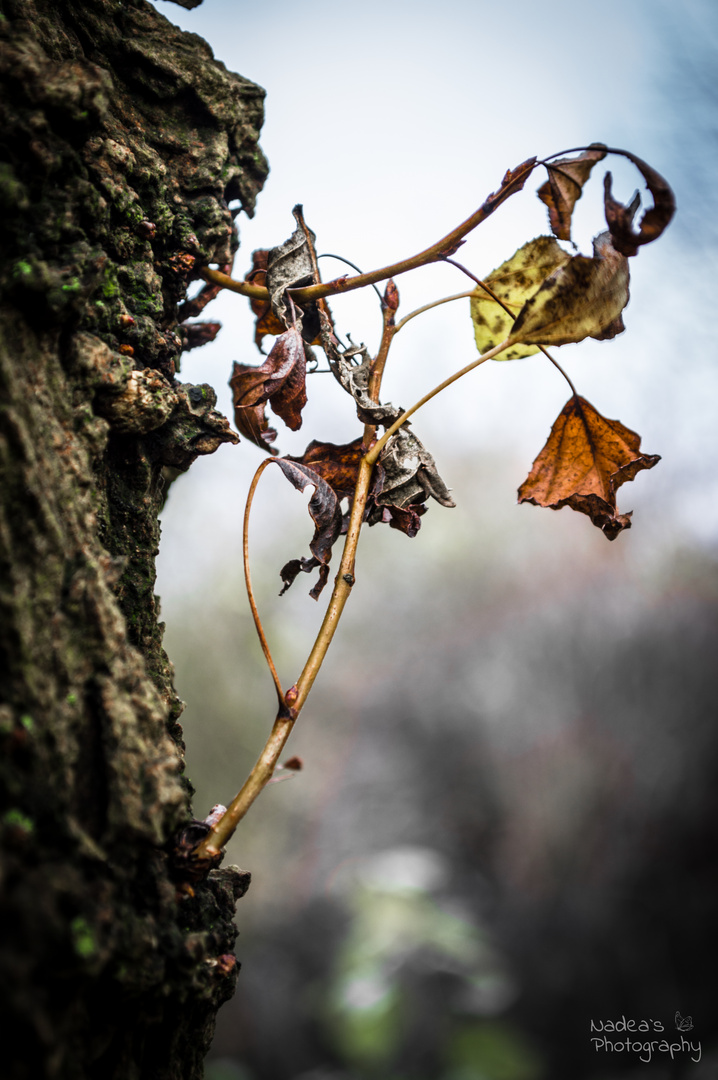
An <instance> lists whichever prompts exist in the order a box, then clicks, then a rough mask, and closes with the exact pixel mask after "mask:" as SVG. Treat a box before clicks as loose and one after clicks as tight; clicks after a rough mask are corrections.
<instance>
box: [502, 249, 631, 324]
mask: <svg viewBox="0 0 718 1080" xmlns="http://www.w3.org/2000/svg"><path fill="white" fill-rule="evenodd" d="M628 281H629V272H628V260H627V259H626V257H625V256H624V255H621V254H619V253H618V252H617V251H616V250H615V248H614V247H613V245H612V244H611V236H610V234H609V233H607V232H603V233H600V234H599V235H598V236H597V237H596V238H595V239H594V241H593V258H589V257H588V256H587V255H574V256H573V257H572V258H571V259H569V261H568V262H567V263H565V264H564V265H563V266H560V267H559V268H558V269H557V270H555V271H554V273H552V274H550V275H549V276H548V277H547V278H546V280H545V281H544V282H543V284H542V285H541V286H540V287H539V288H538V289H537V291H536V292H535V293H534V295H533V296H532V297H531V298H530V299H529V300H527V301H526V303H525V304H524V306H523V307H522V308H521V311H520V312H519V314H518V317H517V319H516V322H515V323H514V326H513V330H512V332H511V339H510V340H511V341H512V342H521V343H523V344H525V345H566V344H568V343H569V342H572V341H583V340H584V338H587V337H592V338H597V339H598V340H603V339H605V338H612V337H615V336H616V334H620V333H621V331H622V330H624V329H625V327H624V325H623V319H622V318H621V312H622V311H623V309H624V307H625V306H626V304H627V303H628V297H629V293H628Z"/></svg>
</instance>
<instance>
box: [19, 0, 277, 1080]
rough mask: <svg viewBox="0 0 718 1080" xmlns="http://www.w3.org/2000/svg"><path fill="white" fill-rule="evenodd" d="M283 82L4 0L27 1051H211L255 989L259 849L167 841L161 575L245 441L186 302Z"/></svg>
mask: <svg viewBox="0 0 718 1080" xmlns="http://www.w3.org/2000/svg"><path fill="white" fill-rule="evenodd" d="M262 109H263V91H262V90H261V89H260V88H258V87H257V86H255V85H253V84H252V83H250V82H248V81H246V80H244V79H242V78H240V77H239V76H237V75H234V74H231V73H229V72H227V71H226V69H225V68H224V66H223V65H222V64H221V63H218V62H217V61H216V60H214V58H213V56H212V53H211V50H210V49H209V47H208V46H207V45H206V44H205V43H204V42H203V41H202V40H201V39H200V38H198V37H196V36H194V35H192V34H186V33H183V32H181V31H179V30H178V29H176V28H175V27H173V26H172V25H171V24H170V23H169V22H168V21H167V20H166V19H165V18H164V17H163V16H162V15H160V14H159V13H158V12H157V11H156V10H155V9H154V8H153V7H151V5H150V4H149V3H146V2H145V0H124V2H123V0H72V2H70V0H53V2H50V0H0V131H1V132H2V134H1V135H0V203H1V204H2V215H1V217H0V233H1V237H0V290H1V295H0V394H1V404H0V470H1V477H0V492H1V495H2V498H1V507H0V560H1V561H2V570H1V579H2V584H1V587H0V641H1V643H2V644H1V649H2V668H3V686H2V690H3V693H2V705H0V743H1V744H2V756H1V758H0V770H1V776H2V779H1V791H0V799H1V800H2V801H1V803H0V853H1V856H2V878H1V881H0V926H2V932H3V937H4V942H3V946H2V951H1V953H0V957H1V960H0V995H2V1015H3V1018H4V1021H5V1029H6V1032H9V1033H10V1035H9V1039H8V1038H7V1036H6V1039H5V1040H4V1045H3V1050H2V1057H3V1063H4V1065H5V1069H7V1070H8V1071H7V1073H6V1075H10V1076H12V1077H18V1078H21V1077H27V1078H38V1077H45V1076H47V1077H61V1078H85V1077H97V1078H99V1077H102V1078H103V1080H110V1078H112V1077H117V1078H120V1077H121V1078H123V1080H126V1078H129V1077H133V1078H135V1077H137V1078H142V1077H152V1078H153V1080H157V1078H161V1077H182V1078H183V1080H184V1078H186V1080H191V1078H193V1077H199V1076H201V1073H202V1065H201V1062H202V1058H203V1056H204V1053H205V1052H206V1049H207V1047H208V1045H209V1041H210V1039H211V1036H212V1031H213V1026H214V1016H215V1013H216V1011H217V1008H218V1007H219V1005H220V1004H221V1003H222V1002H223V1001H224V1000H226V999H227V998H228V997H229V996H230V995H231V993H232V991H233V989H234V982H235V977H236V963H235V959H234V956H233V955H232V946H233V943H234V939H235V936H236V930H235V927H234V925H233V922H232V918H233V913H234V905H235V901H236V899H237V898H238V897H240V896H241V895H243V893H244V891H245V890H246V887H247V883H248V875H246V874H243V873H242V872H241V871H239V870H238V869H237V868H236V867H228V868H223V869H221V870H215V871H213V872H212V873H211V874H210V875H209V877H208V878H207V879H206V880H205V881H204V882H202V883H200V884H198V885H197V886H196V888H195V889H194V890H193V889H192V888H191V887H190V886H188V885H187V884H186V883H185V884H184V885H183V884H182V883H181V882H178V881H177V880H176V878H175V877H173V870H172V866H171V864H170V861H169V859H168V855H167V843H168V841H169V839H170V837H172V836H173V835H174V834H175V833H176V831H177V830H178V828H181V827H182V826H183V825H185V824H186V823H187V822H189V821H190V819H191V812H190V797H191V789H190V786H189V784H188V783H187V782H186V781H185V780H184V779H183V776H182V771H183V743H182V736H181V728H180V726H179V724H178V717H179V715H180V713H181V711H182V703H181V701H179V699H178V697H177V695H176V693H175V691H174V687H173V685H172V668H171V665H170V663H169V661H168V659H167V657H166V655H165V653H164V651H163V649H162V630H163V627H162V624H161V623H160V622H159V621H158V616H159V608H158V602H157V598H156V597H155V596H154V593H153V587H154V581H155V569H154V559H155V555H156V553H157V546H158V539H159V527H158V522H157V515H158V511H159V509H160V507H161V504H162V501H163V499H164V498H165V495H166V491H167V486H168V484H169V483H170V482H171V481H172V479H173V478H174V477H175V476H176V475H177V474H178V473H179V472H183V471H184V470H186V469H187V468H188V467H189V466H190V464H191V463H192V462H193V461H194V460H195V458H196V457H197V456H198V455H200V454H208V453H212V452H213V451H214V450H215V449H216V448H217V447H218V446H219V445H220V444H221V443H223V442H236V441H237V436H236V435H235V434H234V433H233V432H232V431H231V429H230V428H229V425H228V423H227V421H226V419H225V418H224V417H223V416H221V415H220V414H219V413H217V412H216V411H215V409H214V405H215V402H216V398H215V394H214V391H213V390H212V388H211V387H209V386H206V385H204V386H188V385H183V384H182V383H181V382H179V381H178V380H177V378H176V372H177V371H178V370H179V359H180V356H181V353H182V351H183V350H184V349H187V348H192V347H194V346H195V345H197V344H201V343H202V342H203V341H205V340H209V339H211V337H212V336H213V335H214V334H215V333H216V331H217V329H218V328H217V325H216V324H211V323H206V324H201V325H200V326H198V324H196V323H195V324H190V325H187V326H183V325H182V322H183V320H184V319H185V318H186V317H187V315H188V314H190V313H196V312H197V311H198V309H199V308H201V306H202V302H200V303H199V304H195V305H194V307H191V308H190V307H186V306H185V307H184V308H183V307H182V306H181V305H180V306H179V308H178V304H179V303H180V302H181V301H182V299H183V298H184V296H185V294H186V290H187V286H188V283H189V282H191V281H192V280H193V279H194V278H196V277H197V276H198V274H197V271H198V270H199V268H201V267H202V266H205V265H207V264H208V263H212V264H215V265H219V266H221V267H225V269H226V270H227V272H229V271H230V270H231V263H232V257H233V254H234V250H235V248H236V246H237V240H236V233H235V230H234V228H233V220H232V219H233V213H232V210H230V208H229V206H228V204H229V203H233V204H234V205H235V206H238V207H240V208H242V209H244V210H245V211H246V212H247V213H250V214H251V213H252V211H253V206H254V201H255V197H256V195H257V192H258V191H259V189H260V188H261V186H262V183H263V181H264V178H265V176H266V172H267V166H266V163H265V160H264V158H263V156H262V154H261V152H260V150H259V149H258V146H257V138H258V131H259V128H260V125H261V122H262V115H263V112H262ZM215 291H216V290H215ZM213 294H214V293H213V289H212V287H209V286H208V287H207V289H206V291H205V294H204V297H203V300H205V299H208V298H211V296H212V295H213ZM183 890H184V891H183ZM193 892H194V895H192V893H193ZM3 1071H5V1070H3Z"/></svg>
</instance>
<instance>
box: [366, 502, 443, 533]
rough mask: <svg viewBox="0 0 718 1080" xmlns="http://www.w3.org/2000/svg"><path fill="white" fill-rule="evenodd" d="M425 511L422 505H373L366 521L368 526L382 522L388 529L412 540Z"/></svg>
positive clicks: (419, 526)
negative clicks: (394, 530)
mask: <svg viewBox="0 0 718 1080" xmlns="http://www.w3.org/2000/svg"><path fill="white" fill-rule="evenodd" d="M427 510H428V507H427V506H425V505H424V503H415V504H413V505H412V506H380V505H379V504H378V503H373V504H372V506H371V507H370V509H369V513H368V514H367V521H368V522H369V524H370V525H377V524H379V522H382V523H383V524H385V525H388V526H389V528H390V529H398V530H399V531H400V532H403V533H404V534H405V535H406V536H408V537H409V538H410V539H413V538H414V537H415V536H416V534H417V533H418V531H419V529H420V528H421V516H422V514H425V513H426V511H427Z"/></svg>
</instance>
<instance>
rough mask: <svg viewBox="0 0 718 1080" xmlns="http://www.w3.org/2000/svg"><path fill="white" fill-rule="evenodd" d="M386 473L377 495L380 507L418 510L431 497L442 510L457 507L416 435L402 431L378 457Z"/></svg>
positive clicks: (431, 458) (390, 440) (405, 429)
mask: <svg viewBox="0 0 718 1080" xmlns="http://www.w3.org/2000/svg"><path fill="white" fill-rule="evenodd" d="M379 464H380V465H381V467H382V470H383V474H384V475H383V477H382V480H381V487H380V488H379V490H378V492H377V494H376V495H375V500H376V502H377V503H378V504H379V505H380V506H389V507H392V506H394V507H398V508H399V509H400V510H404V509H406V508H407V507H416V504H418V503H423V502H424V501H425V500H426V499H427V498H428V497H429V496H431V497H432V498H433V499H436V501H437V502H438V503H441V505H442V506H456V503H455V502H454V500H453V499H452V498H451V495H450V494H449V489H448V488H447V486H446V484H445V483H444V481H443V480H442V479H441V477H440V476H439V473H438V471H437V468H436V462H435V461H434V459H433V457H432V456H431V454H430V453H429V451H428V450H427V449H426V448H425V447H424V446H422V444H421V443H420V442H419V440H418V439H417V437H416V435H414V433H413V432H411V431H409V430H408V429H407V428H405V427H402V428H399V430H398V431H397V433H396V435H394V436H393V437H392V438H391V439H389V442H388V443H387V444H386V446H385V447H384V449H383V450H382V452H381V455H380V457H379Z"/></svg>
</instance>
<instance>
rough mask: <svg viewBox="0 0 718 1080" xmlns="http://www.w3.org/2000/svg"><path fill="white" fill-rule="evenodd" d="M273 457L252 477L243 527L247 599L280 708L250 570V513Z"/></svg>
mask: <svg viewBox="0 0 718 1080" xmlns="http://www.w3.org/2000/svg"><path fill="white" fill-rule="evenodd" d="M273 460H274V459H273V458H267V459H266V460H265V461H263V462H262V464H261V465H260V466H259V468H258V469H257V471H256V473H255V474H254V476H253V477H252V483H251V484H250V485H249V493H248V495H247V503H246V505H245V508H244V525H243V528H242V558H243V561H244V583H245V585H246V588H247V599H248V600H249V606H250V609H251V611H252V618H253V619H254V626H255V629H256V631H257V636H258V637H259V643H260V645H261V646H262V652H263V653H264V659H265V660H266V661H267V666H268V667H269V670H270V672H271V673H272V679H273V680H274V686H275V688H276V691H277V700H278V702H279V707H280V710H281V708H282V707H283V706H284V691H283V690H282V684H281V682H280V681H279V675H278V674H277V669H276V667H275V666H274V660H273V659H272V654H271V652H270V649H269V642H268V641H267V637H266V634H265V633H264V627H263V626H262V620H261V619H260V617H259V609H258V608H257V601H256V600H255V597H254V590H253V588H252V577H251V574H250V572H249V515H250V513H251V510H252V501H253V499H254V493H255V491H256V490H257V484H258V483H259V478H260V476H261V475H262V473H263V472H264V470H265V469H266V468H267V466H268V465H271V464H272V461H273Z"/></svg>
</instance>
